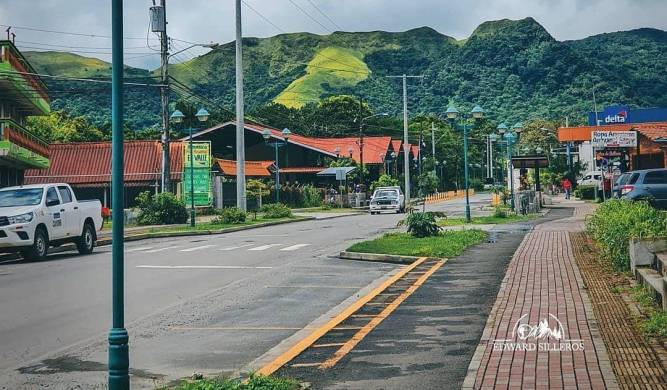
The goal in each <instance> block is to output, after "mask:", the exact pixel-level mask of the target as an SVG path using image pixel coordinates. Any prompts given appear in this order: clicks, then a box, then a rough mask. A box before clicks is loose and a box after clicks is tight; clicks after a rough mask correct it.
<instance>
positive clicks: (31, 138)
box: [0, 120, 49, 158]
mask: <svg viewBox="0 0 667 390" xmlns="http://www.w3.org/2000/svg"><path fill="white" fill-rule="evenodd" d="M0 124H1V125H2V126H1V127H2V139H3V140H7V141H9V142H11V143H13V144H15V145H18V146H21V147H24V148H26V149H28V150H32V151H33V152H35V153H37V154H39V155H42V156H44V157H46V158H48V157H49V144H48V142H46V141H44V140H43V139H41V138H40V137H38V136H36V135H34V134H32V133H31V132H29V131H28V130H26V129H24V128H23V127H22V126H20V125H19V124H18V123H16V122H14V121H9V120H0Z"/></svg>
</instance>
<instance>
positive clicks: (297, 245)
mask: <svg viewBox="0 0 667 390" xmlns="http://www.w3.org/2000/svg"><path fill="white" fill-rule="evenodd" d="M308 245H310V244H296V245H292V246H288V247H287V248H283V249H281V251H295V250H297V249H301V248H303V247H305V246H308Z"/></svg>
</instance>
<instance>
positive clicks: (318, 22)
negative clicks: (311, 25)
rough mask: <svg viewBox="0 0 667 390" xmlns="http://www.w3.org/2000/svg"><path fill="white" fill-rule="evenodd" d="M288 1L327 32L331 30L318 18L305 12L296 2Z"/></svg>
mask: <svg viewBox="0 0 667 390" xmlns="http://www.w3.org/2000/svg"><path fill="white" fill-rule="evenodd" d="M288 1H289V2H290V3H292V5H293V6H295V7H296V8H298V9H299V11H301V13H302V14H304V15H306V16H307V17H308V18H309V19H310V20H312V21H313V22H315V23H317V24H319V25H320V26H321V27H322V28H323V29H324V30H325V31H327V32H331V30H330V29H329V28H328V27H327V26H325V25H323V24H322V23H320V21H319V20H317V19H315V18H314V17H313V16H312V15H311V14H309V13H308V12H306V10H304V9H303V8H301V6H300V5H299V4H297V3H295V2H294V0H288Z"/></svg>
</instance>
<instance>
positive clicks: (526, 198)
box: [514, 190, 541, 215]
mask: <svg viewBox="0 0 667 390" xmlns="http://www.w3.org/2000/svg"><path fill="white" fill-rule="evenodd" d="M540 195H541V194H540V193H539V192H537V191H533V190H528V191H517V192H516V193H515V195H514V196H515V197H516V202H515V207H516V211H517V213H520V214H523V215H526V214H534V213H537V212H539V211H540V208H541V204H540Z"/></svg>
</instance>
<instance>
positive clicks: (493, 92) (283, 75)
mask: <svg viewBox="0 0 667 390" xmlns="http://www.w3.org/2000/svg"><path fill="white" fill-rule="evenodd" d="M243 44H244V75H245V95H246V110H247V111H248V112H252V111H253V110H254V109H256V108H258V107H261V106H263V105H265V104H267V103H270V102H273V101H278V102H281V103H283V104H286V105H288V106H296V107H298V106H299V105H302V104H312V103H314V102H316V101H317V100H318V99H322V98H324V97H327V96H331V95H340V94H347V95H361V96H363V97H364V99H365V100H367V101H368V102H369V103H370V105H371V106H372V107H373V109H374V110H375V111H376V112H381V111H386V112H390V113H393V114H395V115H396V116H400V112H401V110H402V86H401V83H400V81H399V80H396V79H390V78H387V77H385V76H389V75H400V74H404V73H406V74H417V75H424V76H425V78H424V79H423V81H419V80H416V79H413V80H410V81H409V87H408V93H409V101H408V106H409V110H410V112H411V115H413V114H415V113H418V112H422V113H438V114H442V113H443V112H444V109H445V108H446V106H447V105H448V104H449V103H450V102H451V103H456V104H457V105H458V106H459V108H460V109H470V108H471V107H472V105H473V104H480V105H482V106H483V107H484V108H485V109H486V110H487V111H488V112H489V115H490V116H491V117H492V118H493V119H499V120H506V121H516V120H526V119H530V118H531V117H535V116H540V117H545V118H550V119H557V118H563V117H564V116H566V115H567V116H569V117H570V121H571V122H572V123H577V122H582V121H584V118H585V115H586V112H587V111H589V110H590V109H591V107H592V96H591V90H592V88H593V86H595V89H596V94H597V98H598V104H599V105H605V104H610V103H625V104H629V105H635V106H667V94H665V93H664V91H665V90H666V89H667V74H666V73H665V72H664V69H667V56H665V55H664V53H665V52H667V32H665V31H661V30H655V29H640V30H633V31H626V32H617V33H610V34H601V35H596V36H592V37H589V38H586V39H582V40H576V41H564V42H561V41H557V40H555V39H554V38H553V37H552V36H551V35H550V34H549V33H548V32H547V31H546V30H545V29H544V28H543V27H542V26H541V25H540V24H539V23H537V22H536V21H535V20H533V19H532V18H526V19H522V20H516V21H513V20H499V21H491V22H485V23H483V24H481V25H480V26H479V27H478V28H477V29H476V30H475V31H474V32H473V33H472V34H471V36H470V37H468V38H467V39H465V40H461V41H457V40H455V39H453V38H451V37H448V36H446V35H443V34H440V33H439V32H437V31H435V30H433V29H430V28H427V27H422V28H417V29H413V30H409V31H405V32H398V33H390V32H382V31H374V32H360V33H350V32H336V33H333V34H330V35H316V34H310V33H295V34H281V35H277V36H274V37H270V38H262V39H259V38H245V39H244V40H243ZM29 55H31V54H29ZM29 58H30V59H31V61H32V62H33V64H34V65H35V66H36V67H37V68H38V69H40V70H43V71H47V72H49V73H60V74H62V73H66V74H80V72H83V74H90V72H93V71H94V72H102V70H103V68H104V66H103V64H102V65H100V66H97V67H93V66H92V65H87V62H79V63H72V64H71V65H69V64H68V63H67V62H66V61H64V60H62V59H58V58H56V57H54V55H52V54H48V53H47V54H42V55H34V56H32V57H29ZM82 58H83V57H82ZM93 62H95V61H93ZM324 68H331V69H324ZM342 69H348V70H351V69H354V72H349V71H347V72H344V71H342ZM49 70H52V72H51V71H49ZM128 71H130V70H128ZM86 72H88V73H86ZM136 72H139V71H136ZM170 74H171V75H173V76H174V77H175V78H176V79H177V80H179V81H181V82H183V83H184V84H186V85H188V86H189V87H190V88H192V89H193V90H194V91H195V92H196V93H197V94H199V95H203V96H206V97H207V98H208V99H210V100H213V101H215V102H216V103H217V105H219V106H224V107H228V108H233V105H234V43H233V42H230V43H228V44H225V45H222V46H221V47H220V48H218V49H216V50H213V51H211V52H209V53H207V54H205V55H203V56H199V57H196V58H193V59H192V60H190V61H187V62H184V63H181V64H174V65H171V66H170ZM144 75H145V74H144ZM155 92H156V91H155V90H154V89H150V88H143V89H140V88H132V89H129V90H128V94H130V95H131V96H129V97H128V105H129V108H128V113H129V114H130V125H131V126H136V127H145V126H150V125H152V124H157V123H159V118H158V106H159V99H157V98H156V93H155ZM95 93H97V94H98V95H96V96H95V97H92V98H91V97H89V96H91V95H89V96H84V97H82V96H75V95H73V94H71V93H70V94H63V95H61V94H59V93H53V94H52V97H53V101H54V104H53V105H54V107H56V108H58V107H62V108H66V109H67V110H69V111H72V112H74V113H75V114H81V113H83V114H86V115H88V116H91V117H92V118H93V119H94V120H95V121H96V122H98V123H99V122H104V121H105V120H107V119H106V118H108V107H107V106H108V95H105V92H99V91H96V92H95ZM178 97H179V93H178V92H176V91H175V92H174V94H173V98H174V99H176V98H178ZM191 99H194V98H191ZM197 104H198V105H208V106H210V105H211V103H210V101H209V102H198V103H197ZM105 105H106V106H105ZM317 125H321V126H325V125H326V124H325V123H322V124H317Z"/></svg>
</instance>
